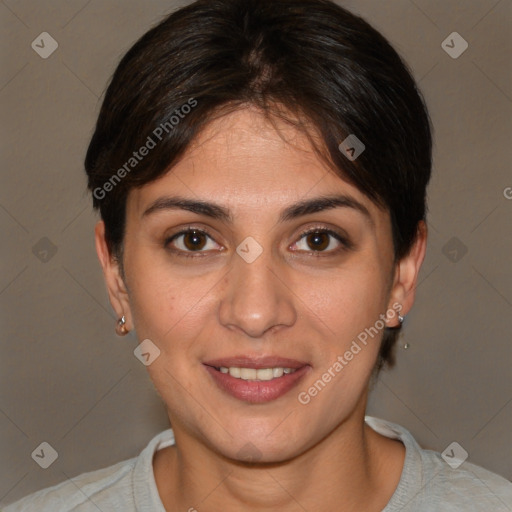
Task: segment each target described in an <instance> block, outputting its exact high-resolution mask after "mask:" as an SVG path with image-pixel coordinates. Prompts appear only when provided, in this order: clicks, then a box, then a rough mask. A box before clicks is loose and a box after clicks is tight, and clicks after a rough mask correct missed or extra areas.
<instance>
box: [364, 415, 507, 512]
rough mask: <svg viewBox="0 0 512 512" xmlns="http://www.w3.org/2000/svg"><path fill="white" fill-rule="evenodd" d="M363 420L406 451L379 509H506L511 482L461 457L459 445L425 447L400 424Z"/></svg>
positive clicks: (503, 511) (419, 511)
mask: <svg viewBox="0 0 512 512" xmlns="http://www.w3.org/2000/svg"><path fill="white" fill-rule="evenodd" d="M365 420H366V422H367V423H368V425H369V426H370V427H372V428H373V429H374V430H376V431H377V432H379V433H380V434H382V435H385V436H387V437H390V438H393V439H399V440H400V441H402V443H403V444H404V445H405V448H406V455H405V461H404V467H403V470H402V475H401V478H400V482H399V484H398V486H397V488H396V490H395V493H394V494H393V496H392V498H391V499H390V501H389V503H388V505H387V506H386V508H385V509H384V511H383V512H395V511H398V510H400V511H402V512H406V511H407V512H408V511H411V512H412V511H414V512H431V511H432V512H437V511H439V510H442V511H443V512H452V511H461V510H464V511H465V510H471V511H473V512H484V511H485V512H488V511H490V510H492V511H493V512H510V511H511V510H512V483H511V482H509V481H508V480H507V479H505V478H503V477H501V476H499V475H497V474H496V473H493V472H491V471H488V470H487V469H484V468H482V467H480V466H477V465H475V464H472V463H470V462H469V461H467V460H465V457H466V456H467V454H465V452H464V451H462V447H460V445H453V447H452V446H451V445H450V447H449V448H450V449H449V450H448V449H447V450H445V451H444V452H443V454H444V457H443V455H442V454H441V453H439V452H436V451H433V450H426V449H423V448H421V446H420V445H419V444H418V443H417V442H416V440H415V439H414V437H413V436H412V434H411V433H410V432H409V431H408V430H407V429H405V428H404V427H402V426H400V425H397V424H395V423H391V422H389V421H385V420H381V419H379V418H373V417H371V416H367V417H366V418H365Z"/></svg>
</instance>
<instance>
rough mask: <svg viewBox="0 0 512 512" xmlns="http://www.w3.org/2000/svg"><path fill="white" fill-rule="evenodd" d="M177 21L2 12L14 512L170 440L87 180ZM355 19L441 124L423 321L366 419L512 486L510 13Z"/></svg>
mask: <svg viewBox="0 0 512 512" xmlns="http://www.w3.org/2000/svg"><path fill="white" fill-rule="evenodd" d="M184 3H185V2H184ZM177 5H179V4H178V3H176V2H172V1H156V0H152V1H145V2H143V1H141V0H138V1H137V0H130V1H114V0H108V1H105V0H91V1H87V0H76V1H69V0H67V1H64V0H54V1H46V2H41V1H35V0H31V1H30V0H19V1H16V0H2V1H0V24H1V31H0V34H1V35H0V37H1V38H2V41H1V43H2V46H1V47H2V53H1V59H2V66H1V72H0V105H1V119H2V123H1V136H0V144H1V158H2V170H1V188H0V236H1V239H2V251H1V263H0V265H1V267H0V308H1V345H0V435H1V437H0V454H1V459H0V461H1V462H0V503H7V502H11V501H13V500H15V499H17V498H19V497H21V496H23V495H25V494H27V493H29V492H31V491H34V490H37V489H40V488H43V487H46V486H49V485H53V484H56V483H58V482H60V481H62V480H64V479H66V478H69V477H72V476H74V475H77V474H79V473H82V472H84V471H90V470H94V469H98V468H100V467H103V466H107V465H110V464H113V463H115V462H118V461H120V460H123V459H126V458H129V457H133V456H135V455H137V454H138V453H139V452H140V451H141V450H142V448H143V447H144V446H145V445H146V444H147V442H148V441H149V439H150V438H151V437H152V436H153V435H155V434H156V433H157V432H159V431H161V430H163V429H164V428H167V427H168V423H167V417H166V414H165V410H164V407H163V404H162V403H161V401H160V399H159V398H158V397H157V395H156V392H155V391H154V390H153V387H152V384H151V382H150V381H149V377H147V375H146V371H145V368H144V366H143V365H142V364H141V363H140V362H139V361H138V360H137V359H136V358H135V357H134V355H133V349H134V348H135V347H136V344H137V341H136V339H135V338H134V337H133V336H128V337H126V338H118V337H116V336H115V334H114V323H115V318H114V315H113V312H112V310H111V308H110V306H109V303H108V300H107V295H106V291H105V287H104V284H103V278H102V275H101V271H100V267H99V264H98V263H97V258H96V254H95V251H94V245H93V226H94V223H95V220H96V218H95V216H94V215H93V213H92V208H91V200H90V198H89V197H88V196H87V194H86V193H85V176H84V172H83V167H82V162H83V158H84V155H85V150H86V147H87V144H88V141H89V138H90V136H91V134H92V129H93V126H94V122H95V119H96V116H97V113H98V110H99V106H100V99H101V97H102V94H103V92H104V89H105V86H106V83H107V80H108V79H109V77H110V75H111V73H112V72H113V69H114V67H115V65H116V63H117V62H118V60H119V58H120V57H121V56H122V54H123V53H124V52H125V51H126V50H127V49H128V48H129V47H130V46H131V45H132V44H133V43H134V42H135V40H136V39H137V38H138V37H139V36H140V35H142V34H143V33H144V32H145V31H146V30H148V28H149V27H150V26H152V25H153V24H154V23H155V22H157V21H158V20H159V19H161V17H162V16H163V15H164V14H165V13H167V12H169V11H170V10H172V8H174V7H175V6H177ZM343 5H345V6H346V7H348V8H349V9H350V10H352V11H353V12H356V13H359V14H361V15H363V16H364V17H366V18H367V19H368V21H370V22H371V23H372V24H373V25H374V26H375V27H376V28H377V29H379V30H380V31H382V33H383V34H384V35H385V36H386V37H388V38H389V40H390V41H391V42H392V44H394V46H395V47H396V48H397V50H398V51H399V52H400V53H401V54H402V55H403V56H404V57H405V59H406V60H407V61H408V63H409V64H410V66H411V68H412V71H413V74H414V76H415V77H416V79H417V80H418V81H419V83H420V87H421V89H422V90H423V92H424V94H425V97H426V100H427V103H428V105H429V108H430V112H431V116H432V120H433V123H434V126H435V168H434V177H433V180H432V184H431V186H430V189H429V196H430V214H429V226H430V240H429V249H428V253H427V258H426V261H425V264H424V267H423V269H422V272H421V277H420V284H419V287H418V297H417V303H416V306H415V308H414V310H413V312H412V313H411V314H410V315H409V316H408V318H407V319H406V327H405V335H404V337H403V338H402V340H401V342H400V344H399V346H398V362H397V367H396V368H395V369H394V370H392V371H390V372H385V373H383V374H382V377H381V380H380V383H379V384H378V386H377V388H376V390H375V392H374V393H373V394H372V396H371V401H370V404H369V409H368V413H369V414H371V415H375V416H379V417H382V418H386V419H389V420H392V421H395V422H397V423H400V424H402V425H404V426H405V427H406V428H408V429H409V430H411V431H412V433H413V434H414V435H415V437H416V438H417V440H418V441H419V442H420V444H422V445H423V446H424V447H427V448H431V449H435V450H438V451H440V452H442V451H443V450H444V449H445V448H446V447H447V446H448V445H449V444H450V443H451V442H452V441H457V442H458V443H459V444H460V445H461V446H463V447H464V449H465V450H466V451H467V452H468V453H469V459H468V460H469V461H471V462H474V463H476V464H479V465H482V466H484V467H487V468H488V469H491V470H493V471H495V472H498V473H500V474H502V475H503V476H505V477H507V478H508V479H511V478H512V452H511V450H512V448H511V446H512V434H511V432H512V428H511V426H512V421H511V420H512V386H511V372H510V367H511V361H512V357H511V356H512V354H511V350H512V349H511V347H512V344H511V343H510V341H511V332H512V329H511V327H512V325H511V324H512V322H511V320H512V315H511V312H512V306H511V304H512V272H511V265H510V261H511V254H512V244H511V236H510V235H511V220H512V200H509V199H507V198H506V195H507V191H509V192H510V194H509V197H511V196H512V190H511V189H507V187H512V173H511V169H510V162H511V148H512V144H511V137H510V136H511V133H512V130H511V119H512V116H511V112H512V100H511V98H512V88H511V65H510V58H511V54H512V53H511V35H510V34H511V30H510V28H511V21H512V16H511V11H512V3H511V1H510V0H501V1H497V0H478V1H476V0H472V1H468V0H457V1H456V0H449V1H448V0H415V1H412V0H393V1H382V0H361V1H356V0H353V1H347V2H344V3H343ZM44 31H46V32H49V33H50V34H51V36H52V37H53V38H55V40H56V41H57V42H58V44H59V47H58V49H57V50H56V51H55V52H54V53H53V54H52V55H51V56H50V57H49V58H47V59H43V58H41V57H40V56H39V55H38V54H37V53H36V52H35V51H34V50H33V49H32V48H31V43H32V41H33V40H34V39H36V37H37V36H38V35H39V34H40V33H41V32H44ZM453 31H456V32H458V33H459V34H461V36H462V37H463V38H464V39H465V40H466V41H467V42H468V43H469V48H468V49H467V50H466V51H465V52H464V53H463V54H462V55H461V56H460V57H458V58H457V59H453V58H451V57H450V56H449V55H448V54H447V53H446V52H445V51H444V50H443V48H442V47H441V43H442V41H443V40H445V38H446V37H447V36H448V35H449V34H451V33H452V32H453ZM55 248H56V252H55V254H53V252H54V251H55ZM466 251H467V252H466ZM405 343H407V344H408V345H405ZM405 346H407V348H405ZM43 441H46V442H48V443H50V444H51V445H52V446H53V447H54V448H55V449H56V450H57V452H58V454H59V457H58V459H57V460H56V462H55V463H54V464H52V465H51V466H50V467H49V468H48V469H46V470H43V469H41V468H40V467H39V466H38V465H37V464H36V463H35V462H34V460H32V458H31V453H32V452H33V450H35V448H36V447H37V446H38V445H39V444H40V443H41V442H43Z"/></svg>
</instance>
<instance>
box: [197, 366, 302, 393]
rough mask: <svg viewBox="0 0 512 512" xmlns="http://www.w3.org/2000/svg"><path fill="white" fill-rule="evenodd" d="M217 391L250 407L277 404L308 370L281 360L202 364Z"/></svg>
mask: <svg viewBox="0 0 512 512" xmlns="http://www.w3.org/2000/svg"><path fill="white" fill-rule="evenodd" d="M203 366H204V368H205V369H206V370H207V371H208V373H209V374H210V376H211V377H212V378H213V380H214V382H215V384H216V385H217V387H218V388H219V389H220V390H221V391H223V392H224V393H227V394H228V395H230V396H232V397H234V398H237V399H238V400H243V401H246V402H250V403H263V402H269V401H272V400H276V399H278V398H280V397H281V396H283V395H285V394H286V393H288V392H289V391H290V390H291V389H292V388H294V387H295V386H296V385H297V384H298V382H299V381H300V380H302V378H303V377H304V376H305V375H306V373H308V372H309V370H310V369H311V366H310V365H309V364H308V363H306V362H302V361H297V360H295V359H287V358H281V357H264V358H251V357H246V356H242V357H230V358H224V359H217V360H213V361H207V362H205V363H203Z"/></svg>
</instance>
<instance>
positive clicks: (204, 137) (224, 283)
mask: <svg viewBox="0 0 512 512" xmlns="http://www.w3.org/2000/svg"><path fill="white" fill-rule="evenodd" d="M277 127H278V131H279V133H278V131H276V128H275V127H274V126H272V125H271V124H269V123H268V122H267V121H266V120H265V119H264V118H263V117H262V116H261V115H260V114H259V113H257V112H256V111H254V110H251V109H246V110H239V111H236V112H234V113H232V114H229V115H227V116H225V117H223V118H221V119H218V120H215V121H213V122H212V123H211V124H210V125H209V126H208V128H207V129H206V130H205V131H204V132H203V133H202V134H201V135H200V136H199V137H198V139H197V140H196V141H195V143H194V144H193V145H192V146H191V147H190V148H189V150H188V152H187V153H186V155H185V157H184V158H183V159H182V160H181V161H180V162H179V163H178V164H177V165H176V166H175V167H173V169H172V170H171V171H170V172H169V173H167V174H166V175H165V176H163V177H162V178H160V179H158V180H157V181H154V182H152V183H149V184H147V185H145V186H144V187H142V188H140V189H138V190H132V191H131V192H130V194H129V197H128V201H127V224H126V235H125V241H124V260H123V261H124V272H125V280H124V282H121V280H120V278H119V275H118V269H117V267H116V265H115V264H113V263H112V262H111V261H110V262H109V261H107V260H108V258H106V256H105V250H104V242H103V241H102V233H101V227H100V228H99V229H98V232H97V237H98V246H99V247H100V248H99V252H100V259H102V262H103V264H104V268H105V273H106V275H107V282H108V283H110V284H109V290H110V295H111V299H112V303H113V305H114V307H115V309H116V311H117V312H118V313H119V314H124V315H125V316H126V317H127V325H128V327H129V328H135V329H136V332H137V337H138V338H139V340H140V341H142V340H145V339H149V340H151V342H152V343H153V344H154V345H155V346H156V347H158V349H159V350H160V355H159V356H158V357H157V358H156V359H155V360H154V362H152V363H151V364H150V365H149V366H148V367H147V369H148V371H149V374H150V377H151V379H152V380H153V382H154V385H155V387H156V389H157V391H158V392H159V394H160V395H161V396H162V398H163V400H164V401H165V403H166V405H167V408H168V411H169V416H170V420H171V423H172V425H173V428H174V429H175V432H176V435H177V439H178V436H180V435H181V436H188V437H189V438H192V439H195V440H197V441H199V442H200V443H201V444H202V445H203V446H207V447H208V448H210V449H212V450H214V451H215V452H217V453H220V454H223V455H224V456H227V457H230V458H234V459H243V458H244V457H246V456H247V453H245V452H244V450H245V451H247V450H249V451H251V450H252V452H253V453H252V456H253V457H255V458H259V459H260V460H261V461H278V460H285V459H288V458H291V457H294V456H296V455H298V454H300V453H302V452H304V451H305V450H307V449H308V448H310V447H311V446H313V445H315V444H316V443H318V442H319V441H321V440H322V439H323V438H325V437H326V436H328V435H329V434H330V433H331V432H333V431H334V430H335V429H336V428H337V427H338V426H339V425H340V424H341V423H343V422H344V421H348V420H349V419H350V418H353V417H354V416H355V415H356V414H357V415H358V418H359V420H360V419H361V415H362V414H364V403H365V399H366V393H367V387H368V380H369V378H370V375H371V371H372V369H373V366H374V364H375V361H376V357H377V354H378V349H379V342H380V339H381V336H382V332H383V327H384V323H385V324H386V325H389V326H393V325H396V324H397V323H398V322H397V317H396V315H395V313H396V309H397V304H401V305H402V306H403V308H404V310H403V311H402V313H403V312H404V311H405V310H407V309H408V307H410V305H411V303H412V302H411V301H412V294H411V293H409V294H408V293H407V291H408V290H409V289H412V285H413V282H414V280H415V278H416V275H417V270H418V269H419V265H420V264H421V260H422V254H421V250H419V252H418V251H416V253H415V252H413V253H412V254H413V256H414V258H413V260H414V261H412V260H411V261H409V262H408V261H407V260H404V261H402V262H401V263H399V264H398V266H395V265H394V264H393V245H392V233H391V225H390V219H389V214H388V213H387V212H386V211H384V210H381V209H379V208H378V207H377V206H376V205H375V204H374V203H372V202H371V201H370V200H369V199H368V198H366V197H365V196H364V195H363V194H362V193H361V192H360V191H359V190H357V189H356V188H355V187H354V186H352V185H350V184H348V183H347V182H345V181H343V180H342V179H341V178H340V177H339V176H336V175H335V174H334V173H333V172H332V171H330V170H328V169H327V168H326V166H325V164H324V163H323V162H322V161H321V160H320V159H319V158H318V156H316V155H315V153H314V152H313V150H312V148H311V147H310V145H309V143H308V141H307V139H306V137H305V136H304V135H303V134H301V133H300V132H297V131H296V130H295V128H292V127H291V126H289V125H286V124H284V123H282V122H281V124H280V122H278V125H277ZM326 197H329V198H335V200H333V201H331V202H330V203H326V202H325V201H323V202H322V200H325V198H326ZM178 198H179V200H180V201H181V203H180V202H179V201H178ZM205 203H208V204H207V205H205ZM308 205H309V206H308ZM102 244H103V245H102ZM101 247H103V249H102V248H101ZM102 251H103V252H102ZM102 255H103V256H102ZM400 265H401V266H400ZM400 270H401V272H400ZM407 279H408V281H407ZM406 281H407V282H406ZM384 315H386V316H387V318H386V320H383V318H385V317H384ZM365 329H366V331H365ZM364 333H366V340H365V342H363V339H364V338H365V336H364ZM369 333H371V334H369ZM354 342H355V345H354ZM356 347H358V348H356ZM350 354H351V355H350ZM240 368H242V369H240ZM226 372H227V373H226ZM239 377H240V378H239ZM267 379H271V380H267ZM315 390H316V391H315ZM248 443H250V444H248ZM178 444H179V442H178ZM244 447H245V448H244ZM248 447H250V448H248ZM249 456H251V454H249Z"/></svg>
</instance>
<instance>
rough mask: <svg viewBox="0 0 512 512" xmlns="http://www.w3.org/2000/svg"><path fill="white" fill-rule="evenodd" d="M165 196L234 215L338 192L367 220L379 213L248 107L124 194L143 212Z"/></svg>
mask: <svg viewBox="0 0 512 512" xmlns="http://www.w3.org/2000/svg"><path fill="white" fill-rule="evenodd" d="M310 133H311V135H312V136H315V133H314V132H313V131H311V132H310ZM170 193H172V194H179V195H181V196H183V195H185V196H189V197H191V198H195V199H207V200H215V201H216V202H218V203H222V204H224V205H226V206H228V207H229V208H232V209H233V211H234V212H235V213H236V210H238V211H252V212H254V213H257V212H258V211H261V209H262V208H269V209H274V208H275V209H278V210H282V209H283V208H284V207H285V206H286V205H288V204H289V203H291V202H295V201H297V200H300V199H305V198H307V197H309V196H318V195H326V194H335V193H340V194H344V195H347V194H348V195H350V196H351V197H353V198H354V199H356V200H357V201H358V202H361V203H363V204H364V205H365V206H366V207H367V209H368V210H369V211H370V213H372V216H378V215H379V214H382V212H381V210H380V209H379V208H378V207H377V206H376V205H375V204H374V203H373V202H372V201H370V200H369V199H368V198H367V197H366V196H365V195H364V194H363V193H362V192H360V191H359V190H358V189H357V188H356V187H355V186H353V185H351V184H349V183H348V182H346V181H345V180H343V179H342V178H341V177H340V176H339V175H336V174H335V173H334V171H333V170H332V169H330V168H328V167H327V164H326V162H325V161H323V160H322V159H321V158H320V156H319V155H318V154H317V153H316V152H315V151H314V149H313V147H312V145H311V142H310V141H309V139H308V136H307V135H306V134H305V133H304V131H303V130H299V129H298V128H296V127H295V126H292V125H291V124H290V123H288V122H285V121H283V120H281V119H278V118H273V119H272V120H269V119H267V118H265V116H264V115H263V114H262V113H261V112H259V111H258V110H256V109H255V108H251V107H249V108H244V109H241V110H236V111H234V112H231V113H230V114H227V115H224V116H222V117H219V118H217V119H215V120H213V121H211V122H210V123H209V124H208V125H207V126H206V128H205V129H204V130H203V131H202V132H201V133H200V134H199V135H198V136H197V137H196V139H195V140H194V141H193V142H192V143H191V144H190V146H189V148H188V149H187V151H186V153H185V155H184V156H183V158H182V159H181V160H180V161H179V162H178V163H177V164H176V165H174V166H173V168H172V169H171V170H170V171H169V172H168V173H167V174H165V175H164V176H163V177H160V178H159V179H157V180H155V181H153V182H151V183H148V184H146V185H145V186H144V187H141V188H140V189H135V190H133V191H131V192H130V195H129V197H128V208H129V210H135V211H137V212H143V211H144V209H145V208H147V205H148V204H149V203H151V202H152V201H155V200H156V199H157V198H158V197H159V196H161V195H163V194H170Z"/></svg>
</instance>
